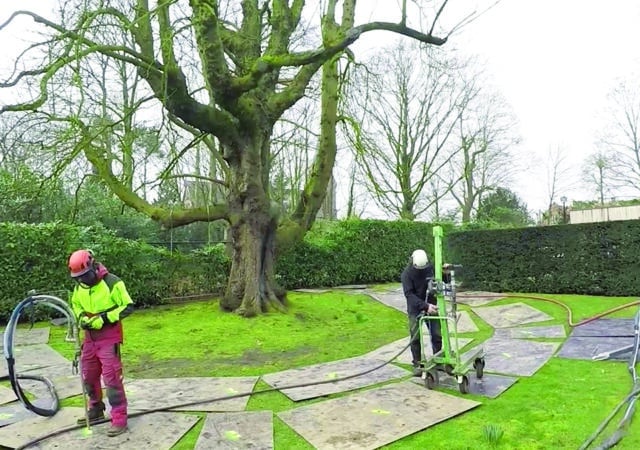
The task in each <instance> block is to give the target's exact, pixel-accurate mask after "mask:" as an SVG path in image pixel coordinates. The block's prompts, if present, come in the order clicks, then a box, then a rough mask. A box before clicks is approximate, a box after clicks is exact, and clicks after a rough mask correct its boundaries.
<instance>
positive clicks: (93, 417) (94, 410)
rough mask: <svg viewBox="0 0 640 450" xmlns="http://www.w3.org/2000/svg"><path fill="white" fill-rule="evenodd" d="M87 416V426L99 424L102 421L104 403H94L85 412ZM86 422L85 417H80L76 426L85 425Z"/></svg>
mask: <svg viewBox="0 0 640 450" xmlns="http://www.w3.org/2000/svg"><path fill="white" fill-rule="evenodd" d="M87 416H88V417H89V425H93V424H94V423H96V422H99V421H101V420H103V419H104V403H96V404H95V405H94V406H92V407H91V408H89V411H87ZM86 424H87V420H86V417H80V418H79V419H78V425H86Z"/></svg>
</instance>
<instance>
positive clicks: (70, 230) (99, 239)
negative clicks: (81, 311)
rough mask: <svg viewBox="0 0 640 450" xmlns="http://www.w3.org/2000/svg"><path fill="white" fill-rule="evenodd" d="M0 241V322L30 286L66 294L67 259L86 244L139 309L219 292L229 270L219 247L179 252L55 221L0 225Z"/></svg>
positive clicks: (70, 283)
mask: <svg viewBox="0 0 640 450" xmlns="http://www.w3.org/2000/svg"><path fill="white" fill-rule="evenodd" d="M0 242H2V244H0V264H1V267H2V269H3V276H2V277H0V320H3V321H5V322H6V320H7V319H8V316H9V315H10V313H11V311H12V310H13V307H14V306H15V305H16V304H17V303H18V301H20V300H22V299H23V298H24V297H25V296H26V295H27V293H28V292H29V291H30V290H32V289H34V290H36V291H37V292H38V293H49V294H54V295H57V296H59V297H61V298H66V297H67V294H68V292H70V290H71V289H72V288H73V283H74V282H73V281H72V280H71V279H70V278H69V275H68V272H67V267H66V265H67V258H68V257H69V255H70V254H71V252H73V251H74V250H76V249H78V248H91V249H92V250H93V251H94V253H95V254H96V256H97V258H98V259H99V260H100V261H102V262H104V264H105V265H106V266H107V268H108V269H109V271H111V272H112V273H115V274H116V275H119V276H120V277H121V278H122V279H123V280H124V281H125V283H126V285H127V288H128V290H129V292H130V293H131V295H132V297H133V298H134V299H135V302H136V305H137V306H143V307H144V306H148V305H154V304H158V303H160V302H161V301H162V299H164V298H167V297H171V296H179V295H189V294H201V293H205V292H212V290H215V289H218V290H219V289H220V288H221V287H222V286H224V284H225V283H226V279H227V274H228V270H229V263H228V260H227V258H226V257H225V255H224V249H223V248H222V247H217V248H212V249H209V250H208V251H201V252H196V253H192V254H189V255H184V254H180V253H171V252H169V251H167V250H164V249H159V248H156V247H152V246H150V245H147V244H144V243H141V242H137V241H129V240H125V239H121V238H117V237H115V236H114V235H113V233H111V232H109V231H107V230H100V229H92V228H79V227H74V226H70V225H64V224H59V223H56V224H40V225H27V224H15V223H0ZM42 314H45V313H44V311H43V312H39V313H38V316H37V317H42Z"/></svg>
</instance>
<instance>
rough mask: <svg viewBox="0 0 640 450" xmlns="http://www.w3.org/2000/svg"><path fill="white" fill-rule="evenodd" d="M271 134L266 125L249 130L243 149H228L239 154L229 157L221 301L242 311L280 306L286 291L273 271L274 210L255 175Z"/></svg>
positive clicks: (252, 312) (256, 311) (247, 314)
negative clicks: (227, 249)
mask: <svg viewBox="0 0 640 450" xmlns="http://www.w3.org/2000/svg"><path fill="white" fill-rule="evenodd" d="M270 134H271V133H270V130H269V132H264V133H260V136H261V137H255V136H256V135H257V134H256V133H253V134H252V135H253V137H252V138H249V139H248V140H247V142H246V144H245V145H246V146H245V148H243V149H242V151H237V152H231V153H232V154H235V155H238V156H239V157H238V158H237V159H233V158H232V159H230V161H229V163H230V166H231V168H232V171H231V172H232V174H233V175H232V183H231V189H230V192H229V199H228V204H229V218H230V233H231V242H232V246H231V249H232V255H231V272H230V274H229V280H228V284H227V289H226V292H225V294H224V296H223V298H222V300H221V302H220V307H221V308H222V309H223V310H225V311H235V312H237V313H238V314H240V315H242V316H244V317H253V316H256V315H258V314H260V313H263V312H266V311H269V310H272V309H276V310H279V311H283V310H284V309H285V304H286V299H285V291H284V290H283V289H282V288H281V287H280V286H278V284H277V282H276V280H275V273H274V255H275V237H276V229H277V225H278V212H277V209H276V208H272V207H271V204H270V202H269V199H268V195H267V192H266V190H265V188H264V186H265V185H264V183H263V178H262V177H261V176H256V167H261V166H262V162H261V161H260V160H261V159H262V156H261V154H262V152H263V149H264V146H265V145H267V144H266V143H267V142H268V140H269V137H268V136H270Z"/></svg>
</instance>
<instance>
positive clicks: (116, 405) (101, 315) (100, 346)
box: [71, 264, 133, 436]
mask: <svg viewBox="0 0 640 450" xmlns="http://www.w3.org/2000/svg"><path fill="white" fill-rule="evenodd" d="M94 266H95V273H96V275H97V280H98V281H97V283H96V284H95V285H94V286H93V287H88V286H87V285H84V284H81V283H78V284H77V285H76V287H75V289H74V291H73V294H72V296H71V308H72V309H73V312H74V314H75V316H76V317H77V318H78V321H79V322H80V324H81V326H82V325H83V324H84V326H82V327H83V328H85V330H86V331H85V333H84V340H83V342H82V354H81V365H82V380H83V382H84V384H85V386H86V392H87V394H88V395H89V407H90V410H91V408H95V407H99V406H100V405H101V404H102V383H101V378H102V380H104V385H105V387H106V395H107V398H108V400H109V404H110V405H111V425H112V427H111V429H110V430H109V431H108V432H107V434H108V435H109V436H117V435H119V434H122V433H123V432H124V431H126V429H127V397H126V394H125V391H124V386H123V383H122V361H121V359H120V344H122V341H123V332H122V323H121V320H122V319H123V318H124V317H126V316H128V315H129V314H131V312H132V311H133V300H131V297H130V296H129V293H128V292H127V288H126V287H125V285H124V282H123V281H122V280H120V278H118V277H117V276H115V275H113V274H110V273H109V272H108V271H107V269H106V268H105V267H104V266H103V265H102V264H94Z"/></svg>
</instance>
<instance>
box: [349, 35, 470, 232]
mask: <svg viewBox="0 0 640 450" xmlns="http://www.w3.org/2000/svg"><path fill="white" fill-rule="evenodd" d="M463 65H464V64H463V63H461V62H459V61H456V60H455V59H453V58H450V57H447V55H446V54H445V53H444V52H442V51H439V49H435V48H428V49H421V48H420V47H419V46H418V45H411V44H409V43H404V42H400V43H398V44H397V45H395V46H394V47H392V48H391V49H390V50H389V49H385V50H383V51H381V53H380V54H379V55H377V56H376V57H374V58H373V61H372V62H371V63H370V64H367V66H366V67H365V68H364V69H362V68H361V69H360V70H359V71H358V73H356V74H355V77H356V80H355V81H354V82H353V83H352V84H351V86H352V91H351V94H350V96H349V102H348V104H347V108H348V111H349V112H348V115H349V116H350V117H352V120H350V121H349V125H350V126H349V127H348V128H347V130H348V131H347V136H348V138H349V141H350V143H351V145H352V147H353V148H354V150H355V157H356V161H357V163H358V166H359V167H360V169H361V171H362V173H363V174H364V175H365V179H366V181H367V185H368V188H369V191H370V192H371V194H372V196H373V198H374V199H375V202H376V203H377V204H378V206H379V207H380V208H381V209H382V210H383V211H386V212H387V213H389V214H391V215H393V216H395V217H399V218H401V219H407V220H414V219H415V218H416V217H418V216H420V215H421V214H424V213H425V212H426V211H427V210H428V209H429V208H430V207H432V205H433V204H434V203H435V202H437V201H438V199H439V198H442V197H443V196H444V195H446V194H447V192H448V190H444V191H439V192H427V191H428V187H429V184H430V183H429V182H430V180H431V179H433V178H435V177H441V176H442V172H443V171H446V170H448V166H449V162H450V161H451V160H452V159H453V158H454V157H455V155H456V153H457V151H458V149H457V148H456V147H455V145H452V141H453V139H452V137H453V131H454V128H455V125H456V123H457V121H458V120H459V118H460V116H461V114H462V112H463V111H464V110H465V109H466V108H467V107H468V105H469V103H470V102H471V101H472V99H473V98H474V97H475V96H476V95H477V88H476V86H475V85H474V84H473V83H467V82H464V81H462V82H461V80H464V78H463V77H462V73H463ZM369 66H370V67H372V69H369V68H368V67H369Z"/></svg>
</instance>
